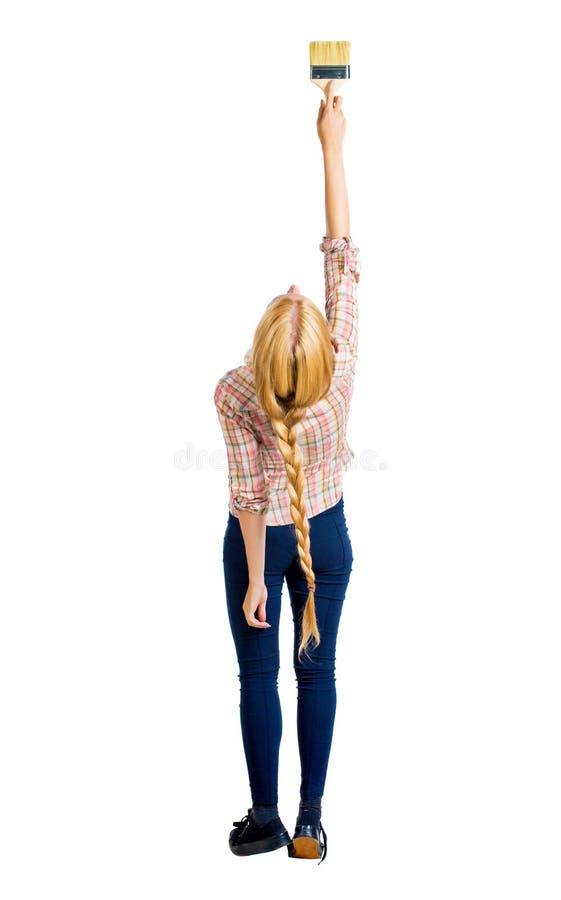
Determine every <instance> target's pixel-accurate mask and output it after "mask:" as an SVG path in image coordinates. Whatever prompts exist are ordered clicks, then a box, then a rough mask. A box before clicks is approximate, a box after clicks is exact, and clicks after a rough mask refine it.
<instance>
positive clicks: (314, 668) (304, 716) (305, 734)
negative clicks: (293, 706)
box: [223, 497, 353, 804]
mask: <svg viewBox="0 0 561 900" xmlns="http://www.w3.org/2000/svg"><path fill="white" fill-rule="evenodd" d="M308 521H309V523H310V552H311V555H312V566H313V570H314V574H315V579H316V591H315V605H316V618H317V623H318V628H319V633H320V637H321V641H320V644H319V645H318V646H317V647H316V648H315V649H313V650H308V654H309V658H308V657H307V656H306V654H303V656H302V660H301V661H299V660H298V644H299V642H300V619H301V615H302V610H303V608H304V606H305V603H306V600H307V597H308V586H307V584H306V578H305V576H304V573H303V571H302V569H301V567H300V561H299V556H298V549H297V546H298V545H297V538H296V530H295V527H294V524H293V523H291V524H289V525H267V530H266V543H265V584H266V586H267V607H266V611H267V621H268V622H269V624H270V626H271V627H270V628H254V627H252V626H251V625H248V624H247V622H246V620H245V616H244V614H243V609H242V605H243V601H244V598H245V594H246V591H247V588H248V584H249V577H248V569H247V559H246V555H245V546H244V541H243V535H242V531H241V527H240V523H239V519H237V518H236V516H233V515H232V513H230V512H229V513H228V523H227V526H226V532H225V534H224V543H223V566H224V580H225V586H226V602H227V607H228V617H229V620H230V627H231V630H232V636H233V638H234V644H235V648H236V655H237V659H238V665H239V679H240V721H241V731H242V741H243V748H244V753H245V758H246V762H247V769H248V775H249V784H250V790H251V797H252V802H253V804H269V803H277V802H278V766H279V748H280V741H281V735H282V713H281V705H280V700H279V694H278V681H277V679H278V672H279V619H280V610H281V593H282V588H283V583H284V581H285V579H286V584H287V587H288V593H289V596H290V603H291V607H292V621H293V623H294V647H293V665H294V671H295V674H296V682H297V685H298V699H297V734H298V747H299V753H300V766H301V781H300V798H301V799H302V800H311V799H316V798H321V797H322V796H323V791H324V786H325V779H326V774H327V765H328V762H329V753H330V750H331V741H332V735H333V725H334V721H335V708H336V702H337V695H336V689H335V647H336V641H337V631H338V628H339V619H340V617H341V610H342V607H343V600H344V598H345V592H346V589H347V585H348V583H349V579H350V574H351V569H352V563H353V553H352V547H351V541H350V538H349V533H348V530H347V524H346V520H345V512H344V503H343V497H341V499H340V500H339V501H338V503H336V504H335V505H334V506H332V507H330V508H329V509H325V510H323V512H321V513H319V514H318V515H316V516H310V517H309V519H308Z"/></svg>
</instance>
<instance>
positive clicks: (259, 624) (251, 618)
mask: <svg viewBox="0 0 561 900" xmlns="http://www.w3.org/2000/svg"><path fill="white" fill-rule="evenodd" d="M245 620H246V622H247V624H248V625H251V626H252V627H253V628H270V627H271V626H270V625H269V623H268V622H258V621H257V619H256V618H255V616H254V615H253V613H250V614H249V616H246V617H245Z"/></svg>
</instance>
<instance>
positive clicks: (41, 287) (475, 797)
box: [0, 0, 561, 900]
mask: <svg viewBox="0 0 561 900" xmlns="http://www.w3.org/2000/svg"><path fill="white" fill-rule="evenodd" d="M554 8H555V4H553V3H545V2H535V0H534V2H532V3H530V2H525V3H524V2H520V3H506V2H503V3H500V2H494V0H485V2H478V0H476V2H470V3H451V2H427V3H413V2H394V3H377V4H374V5H371V4H368V5H367V4H365V3H358V2H352V0H346V2H345V3H344V4H340V3H333V2H326V0H322V2H321V3H320V2H311V3H306V4H303V3H301V2H298V3H296V2H288V0H287V2H284V3H283V4H282V5H280V6H271V5H269V4H257V3H250V2H244V0H238V2H236V3H232V4H222V5H216V4H210V3H208V4H189V3H179V2H175V3H174V2H165V0H160V2H158V3H155V2H143V3H132V2H128V3H127V2H123V0H111V2H99V0H98V2H96V3H71V2H67V3H63V2H51V3H49V4H42V3H30V2H25V0H24V2H19V3H17V4H16V3H15V2H14V3H6V4H4V5H3V7H2V14H1V21H0V85H1V87H0V90H1V109H0V122H1V129H2V140H1V142H0V153H1V156H2V159H1V167H0V178H1V200H0V207H1V209H0V215H1V228H2V234H1V247H2V285H1V287H2V319H1V333H0V342H1V343H0V366H1V372H0V375H1V426H2V439H1V443H0V453H1V458H0V477H1V480H2V483H1V499H0V507H1V522H2V533H1V556H2V567H1V570H2V575H1V577H2V584H1V589H2V621H1V632H0V642H1V646H0V667H1V671H0V676H1V710H0V716H1V724H2V731H3V737H2V740H1V743H0V752H1V756H2V759H1V766H0V773H1V775H0V777H1V781H2V783H1V797H0V816H1V827H2V834H1V835H0V843H1V847H2V853H1V855H2V864H1V872H0V880H1V885H0V886H1V888H2V896H3V897H4V898H6V900H16V898H34V900H35V898H41V897H46V896H47V895H51V896H56V897H58V898H59V900H62V898H80V900H87V898H96V900H98V898H100V897H105V898H118V900H122V898H129V897H130V898H134V900H144V898H154V900H155V898H158V900H159V898H162V897H165V898H167V900H175V898H183V897H186V896H192V895H193V893H194V892H195V887H194V885H195V884H196V883H198V885H199V887H198V888H197V889H196V893H197V895H200V896H210V895H216V894H217V892H218V891H219V890H220V891H223V892H224V895H225V896H229V897H234V898H238V897H239V898H242V897H243V898H247V897H248V896H251V895H253V894H255V896H261V897H265V896H266V897H285V896H287V893H286V892H287V891H290V892H291V894H292V896H297V895H301V896H305V895H308V894H310V892H312V891H314V894H315V896H327V897H338V896H339V895H340V893H341V891H343V890H347V892H348V890H349V885H350V883H351V879H357V880H360V882H361V884H362V888H361V889H360V893H361V894H366V895H371V896H376V897H378V898H380V900H393V898H396V900H397V898H399V900H401V898H407V900H410V898H416V897H419V896H427V897H431V900H437V898H443V900H444V898H446V900H449V898H454V900H463V898H469V900H472V898H473V897H475V896H477V897H479V898H489V900H491V898H492V900H495V898H498V897H509V898H513V897H516V898H530V897H536V896H537V897H540V898H541V900H549V898H558V897H559V892H560V889H561V883H560V882H561V878H560V873H559V866H558V861H559V857H558V854H559V847H560V839H561V833H560V832H561V828H560V818H559V808H560V802H561V790H560V788H561V784H560V774H559V759H560V758H561V746H560V745H561V741H560V731H559V700H560V698H559V684H560V683H561V673H560V671H559V669H560V665H559V642H560V634H559V621H558V610H559V599H560V580H561V579H560V575H559V550H560V538H561V534H560V531H561V528H560V513H559V510H560V502H561V489H560V488H561V484H560V476H559V458H560V451H561V442H560V439H559V385H560V383H561V372H560V364H559V328H558V318H557V317H558V313H559V300H560V291H559V287H560V285H559V281H560V279H559V246H560V230H561V229H560V217H559V216H560V214H559V210H560V200H561V197H560V175H559V160H560V159H561V146H560V144H561V141H560V128H559V94H558V90H557V88H558V85H559V84H560V83H561V80H560V72H559V68H560V65H559V32H558V29H557V27H556V22H555V19H554ZM310 40H350V41H351V43H352V47H351V74H352V77H351V81H350V83H349V84H348V85H346V86H345V88H344V101H343V110H344V112H345V115H346V118H347V122H348V126H347V137H346V142H345V160H346V167H347V182H348V188H349V197H350V203H351V234H352V237H353V239H354V240H355V242H356V243H357V245H358V246H359V248H360V251H361V261H362V266H363V274H362V277H361V282H360V304H361V332H360V341H361V355H360V360H359V365H358V368H357V378H356V387H355V395H354V400H353V409H352V413H351V420H350V422H349V431H348V438H349V442H350V444H351V446H352V447H353V449H354V451H355V454H356V457H357V464H356V465H355V468H354V470H352V471H350V472H349V473H347V475H346V481H345V508H346V513H347V522H348V526H349V531H350V534H351V539H352V543H353V550H354V556H355V563H354V568H353V574H352V580H351V585H350V587H349V591H348V594H347V599H346V601H345V603H346V605H345V610H344V614H343V618H342V620H341V628H340V637H339V650H338V657H337V685H338V704H339V705H338V712H337V721H336V725H335V735H334V741H333V751H332V757H331V761H330V767H329V772H328V780H327V785H326V792H325V797H324V816H323V821H324V825H325V828H326V831H327V833H328V837H329V852H328V857H327V859H326V860H325V862H324V863H323V864H322V865H321V867H319V868H318V867H317V865H315V864H314V863H306V862H301V861H294V860H289V858H288V856H287V855H286V853H285V852H284V851H279V852H276V853H271V854H264V855H262V856H258V857H253V858H250V859H238V858H235V857H234V856H232V854H231V853H230V851H229V849H228V845H227V836H228V832H229V830H230V828H231V827H232V825H231V823H232V821H233V820H234V819H239V818H241V816H242V815H244V814H245V812H246V811H247V808H248V806H249V805H250V799H249V789H248V784H247V774H246V770H245V760H244V757H243V752H242V745H241V736H240V731H239V719H238V715H239V710H238V702H239V683H238V678H237V664H236V660H235V654H234V648H233V642H232V639H231V635H230V632H229V627H228V623H227V617H226V608H225V598H224V585H223V575H222V537H223V532H224V528H225V525H226V518H227V473H226V469H225V456H224V452H223V443H222V435H221V432H220V428H219V423H218V419H217V417H216V414H215V410H214V407H213V391H214V386H215V384H216V381H217V380H218V378H219V377H220V375H222V374H223V373H224V372H225V371H226V370H227V369H229V368H232V367H234V366H236V365H238V364H239V363H240V362H241V361H242V359H243V354H244V352H245V350H246V349H247V348H248V346H249V344H250V341H251V337H252V334H253V330H254V327H255V325H256V323H257V320H258V318H259V316H260V315H261V313H262V311H263V309H264V307H265V305H266V304H267V303H268V302H269V300H270V299H272V297H273V296H275V295H277V294H279V293H281V292H283V291H285V290H286V289H287V288H288V286H289V285H290V283H291V282H293V281H294V282H296V283H297V284H298V285H299V286H300V288H301V290H302V291H303V293H305V294H307V295H308V296H311V297H312V298H314V299H316V301H317V302H318V304H321V303H322V291H323V283H322V265H323V256H322V254H321V252H320V250H319V242H320V240H321V238H322V236H323V234H324V233H325V221H324V209H323V175H322V170H321V150H320V145H319V141H318V139H317V135H316V131H315V118H316V113H317V109H318V106H319V101H320V98H321V94H320V92H319V91H318V89H317V88H316V87H315V86H314V85H311V84H310V83H309V70H308V64H309V59H308V42H309V41H310ZM284 600H285V604H284V609H283V617H282V635H281V638H282V641H283V648H282V667H281V674H280V690H281V697H282V702H283V709H284V736H283V742H282V747H281V771H280V812H281V816H282V818H283V820H284V821H285V824H286V825H287V827H288V828H289V829H292V827H293V825H294V820H295V817H296V812H297V804H298V779H299V765H298V760H297V746H296V735H295V708H296V707H295V703H296V699H295V697H296V688H295V683H294V676H293V672H292V670H291V654H290V640H291V639H290V628H291V620H290V612H289V607H288V603H287V602H286V595H285V598H284ZM297 892H301V894H297ZM315 892H317V893H315Z"/></svg>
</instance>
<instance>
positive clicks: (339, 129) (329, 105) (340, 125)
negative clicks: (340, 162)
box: [317, 81, 347, 153]
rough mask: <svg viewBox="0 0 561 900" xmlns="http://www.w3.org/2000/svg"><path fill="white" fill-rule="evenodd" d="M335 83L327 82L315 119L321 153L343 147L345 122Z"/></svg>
mask: <svg viewBox="0 0 561 900" xmlns="http://www.w3.org/2000/svg"><path fill="white" fill-rule="evenodd" d="M336 90H337V82H336V81H328V82H327V85H326V88H325V95H326V99H325V100H324V99H323V98H322V100H321V102H320V106H319V112H318V117H317V131H318V137H319V139H320V143H321V146H322V149H323V152H324V153H326V152H329V151H340V150H341V149H342V146H343V139H344V137H345V130H346V128H347V120H346V119H345V116H344V115H343V109H342V105H343V98H342V97H341V96H340V95H336V94H335V91H336Z"/></svg>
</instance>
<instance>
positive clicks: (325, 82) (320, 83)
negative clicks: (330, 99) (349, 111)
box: [310, 78, 349, 97]
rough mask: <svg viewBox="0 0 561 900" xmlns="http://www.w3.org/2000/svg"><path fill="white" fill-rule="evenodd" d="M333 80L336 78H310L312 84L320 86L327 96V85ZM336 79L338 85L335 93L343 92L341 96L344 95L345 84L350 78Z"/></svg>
mask: <svg viewBox="0 0 561 900" xmlns="http://www.w3.org/2000/svg"><path fill="white" fill-rule="evenodd" d="M332 80H334V79H330V78H310V81H311V82H312V84H317V86H318V88H319V89H320V90H321V91H323V93H324V94H325V96H326V97H327V85H328V84H329V82H330V81H332ZM335 80H336V81H337V87H336V89H335V93H336V94H341V96H342V95H343V92H344V88H343V85H346V83H347V81H348V80H349V79H348V78H337V79H335Z"/></svg>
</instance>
